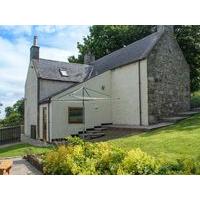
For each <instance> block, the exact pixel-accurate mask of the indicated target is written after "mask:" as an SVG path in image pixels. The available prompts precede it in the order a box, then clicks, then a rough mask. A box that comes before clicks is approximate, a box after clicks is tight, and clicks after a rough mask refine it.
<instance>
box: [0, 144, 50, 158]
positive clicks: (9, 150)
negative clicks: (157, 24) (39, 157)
mask: <svg viewBox="0 0 200 200" xmlns="http://www.w3.org/2000/svg"><path fill="white" fill-rule="evenodd" d="M49 150H50V147H35V146H32V145H29V144H17V145H13V146H10V147H6V148H2V149H0V158H3V157H12V156H13V157H14V156H24V155H25V154H26V153H27V151H29V152H31V153H34V154H35V153H36V154H40V153H45V152H47V151H49Z"/></svg>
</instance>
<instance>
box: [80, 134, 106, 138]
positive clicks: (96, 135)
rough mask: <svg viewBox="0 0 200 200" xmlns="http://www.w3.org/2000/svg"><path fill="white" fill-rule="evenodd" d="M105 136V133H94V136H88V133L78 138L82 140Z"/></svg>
mask: <svg viewBox="0 0 200 200" xmlns="http://www.w3.org/2000/svg"><path fill="white" fill-rule="evenodd" d="M104 135H105V133H94V134H90V133H89V134H88V133H85V134H81V135H79V137H80V138H82V139H88V140H90V139H95V138H100V137H103V136H104Z"/></svg>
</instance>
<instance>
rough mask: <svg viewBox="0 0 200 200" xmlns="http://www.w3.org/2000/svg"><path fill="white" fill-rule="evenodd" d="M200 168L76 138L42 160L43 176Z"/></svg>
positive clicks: (191, 171) (183, 171)
mask: <svg viewBox="0 0 200 200" xmlns="http://www.w3.org/2000/svg"><path fill="white" fill-rule="evenodd" d="M199 166H200V165H198V166H197V165H196V164H195V163H194V162H193V161H191V160H177V161H174V162H167V161H165V160H164V159H163V160H161V159H159V160H158V159H155V158H154V157H152V156H150V155H148V154H147V153H145V152H143V151H141V150H140V149H135V150H131V151H128V152H124V151H123V150H122V149H120V148H117V147H115V146H113V145H111V144H109V143H106V142H100V143H90V142H85V141H83V140H81V139H80V138H76V137H73V138H72V137H70V138H67V145H63V146H58V147H57V148H56V149H55V150H52V151H50V152H48V153H46V154H45V155H44V157H43V171H44V173H45V174H63V175H64V174H69V175H78V174H79V175H95V174H96V175H106V174H108V175H114V174H118V175H126V174H130V175H140V174H146V175H147V174H198V173H199V172H200V171H198V170H199Z"/></svg>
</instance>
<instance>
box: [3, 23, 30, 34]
mask: <svg viewBox="0 0 200 200" xmlns="http://www.w3.org/2000/svg"><path fill="white" fill-rule="evenodd" d="M1 30H4V31H10V32H12V34H14V35H22V34H23V35H31V33H32V26H28V25H27V26H1Z"/></svg>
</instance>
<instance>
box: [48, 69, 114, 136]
mask: <svg viewBox="0 0 200 200" xmlns="http://www.w3.org/2000/svg"><path fill="white" fill-rule="evenodd" d="M82 86H84V87H86V88H89V89H93V90H96V91H98V92H101V93H103V94H106V95H110V93H111V71H107V72H105V73H103V74H101V75H99V76H96V77H94V78H92V79H90V80H88V81H86V82H84V83H83V84H79V85H77V86H75V87H73V88H71V89H69V90H67V91H66V92H63V93H61V94H59V95H57V96H56V97H54V98H52V101H51V104H50V111H51V113H52V115H51V120H50V127H51V128H50V134H51V137H52V139H53V138H63V137H66V136H67V135H71V134H77V133H78V131H82V130H83V128H84V126H83V124H68V107H82V102H73V101H74V100H75V99H74V98H73V97H70V96H69V95H66V94H68V93H69V92H71V91H74V90H77V89H79V88H81V87H82ZM102 86H104V87H105V88H104V90H102ZM89 94H90V95H91V96H92V97H106V96H104V95H100V94H96V93H95V92H92V91H90V92H89ZM76 95H78V96H81V95H82V93H81V91H80V92H79V93H78V94H76ZM62 96H63V97H62ZM69 100H71V101H69ZM85 107H86V109H85V116H86V118H85V122H86V128H93V127H94V126H98V125H101V123H111V122H112V119H111V101H110V99H109V100H98V101H89V102H86V103H85Z"/></svg>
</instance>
